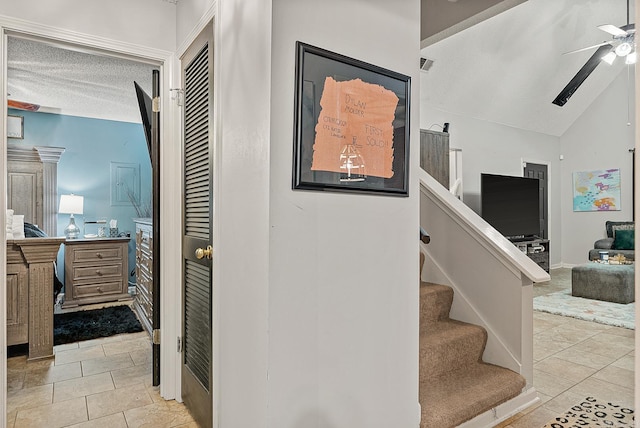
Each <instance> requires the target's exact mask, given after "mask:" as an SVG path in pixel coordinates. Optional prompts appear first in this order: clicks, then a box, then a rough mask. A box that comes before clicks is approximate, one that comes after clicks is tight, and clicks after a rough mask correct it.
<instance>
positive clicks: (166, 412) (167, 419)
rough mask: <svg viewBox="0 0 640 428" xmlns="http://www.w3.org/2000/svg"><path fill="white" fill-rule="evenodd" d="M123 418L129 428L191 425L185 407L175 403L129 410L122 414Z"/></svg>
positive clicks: (191, 421) (157, 404) (190, 418)
mask: <svg viewBox="0 0 640 428" xmlns="http://www.w3.org/2000/svg"><path fill="white" fill-rule="evenodd" d="M124 416H125V418H126V419H127V425H128V426H129V428H138V427H158V428H163V427H167V428H169V427H176V426H183V425H185V424H189V423H193V418H192V417H191V415H190V414H189V412H188V411H187V410H186V407H185V406H184V405H181V404H179V403H176V402H175V401H163V402H158V403H153V404H150V405H148V406H144V407H137V408H135V409H130V410H127V411H125V412H124ZM196 426H197V425H196Z"/></svg>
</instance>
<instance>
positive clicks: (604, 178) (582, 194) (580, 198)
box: [573, 168, 620, 211]
mask: <svg viewBox="0 0 640 428" xmlns="http://www.w3.org/2000/svg"><path fill="white" fill-rule="evenodd" d="M573 211H620V169H619V168H612V169H601V170H596V171H582V172H574V173H573Z"/></svg>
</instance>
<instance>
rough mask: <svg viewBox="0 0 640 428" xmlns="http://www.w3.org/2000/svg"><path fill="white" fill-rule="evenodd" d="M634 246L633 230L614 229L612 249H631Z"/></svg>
mask: <svg viewBox="0 0 640 428" xmlns="http://www.w3.org/2000/svg"><path fill="white" fill-rule="evenodd" d="M634 247H635V230H622V229H621V230H616V232H615V234H614V236H613V245H612V246H611V248H612V249H614V250H633V249H634Z"/></svg>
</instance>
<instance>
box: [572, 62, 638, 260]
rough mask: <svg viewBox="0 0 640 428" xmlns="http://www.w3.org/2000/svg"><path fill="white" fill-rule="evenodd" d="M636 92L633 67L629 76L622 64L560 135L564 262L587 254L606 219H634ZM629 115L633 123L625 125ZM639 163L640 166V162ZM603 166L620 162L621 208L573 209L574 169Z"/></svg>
mask: <svg viewBox="0 0 640 428" xmlns="http://www.w3.org/2000/svg"><path fill="white" fill-rule="evenodd" d="M634 94H635V84H634V75H633V69H631V76H630V78H629V80H628V79H627V70H626V69H624V70H623V71H622V72H621V73H620V74H619V75H618V77H617V78H616V79H615V80H614V81H613V82H612V83H611V85H609V87H607V89H605V90H604V91H603V92H602V94H600V96H599V97H598V98H596V100H595V101H594V102H593V104H591V106H589V108H588V109H587V110H586V111H585V112H584V113H583V114H582V116H580V118H578V120H576V122H575V123H574V124H573V125H572V126H571V127H570V128H569V129H568V130H567V132H565V133H564V134H563V135H562V136H561V137H560V147H561V149H560V150H561V153H562V154H563V155H564V160H563V161H562V162H561V166H562V169H561V171H562V176H561V192H560V195H559V197H560V202H561V217H562V225H561V230H562V262H563V264H566V265H576V264H580V263H585V262H586V261H587V260H588V252H589V250H590V249H592V248H593V243H594V242H595V241H596V240H598V239H600V238H604V237H605V236H606V234H605V228H604V223H605V221H607V220H614V221H628V220H631V219H632V212H633V210H632V187H633V186H632V163H631V162H632V154H631V153H629V149H632V148H633V147H634V142H635V140H634V136H635V126H636V124H635V100H634ZM629 97H630V98H629ZM628 102H629V103H628ZM627 108H628V109H629V110H627ZM629 118H630V119H629ZM629 120H630V122H631V124H630V125H627V122H628V121H629ZM637 156H638V155H636V159H637V160H638V161H640V158H639V157H637ZM637 165H638V166H639V167H640V162H638V164H637ZM607 168H620V178H621V185H620V186H621V192H622V194H621V196H622V198H621V201H620V208H621V210H620V211H604V212H574V211H573V173H574V172H578V171H591V170H601V169H607Z"/></svg>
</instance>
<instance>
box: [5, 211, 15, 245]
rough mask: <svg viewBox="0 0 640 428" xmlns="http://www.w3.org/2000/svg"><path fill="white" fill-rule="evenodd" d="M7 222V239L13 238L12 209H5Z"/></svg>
mask: <svg viewBox="0 0 640 428" xmlns="http://www.w3.org/2000/svg"><path fill="white" fill-rule="evenodd" d="M6 219H7V224H6V226H5V231H6V235H7V239H13V210H7V217H6Z"/></svg>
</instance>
